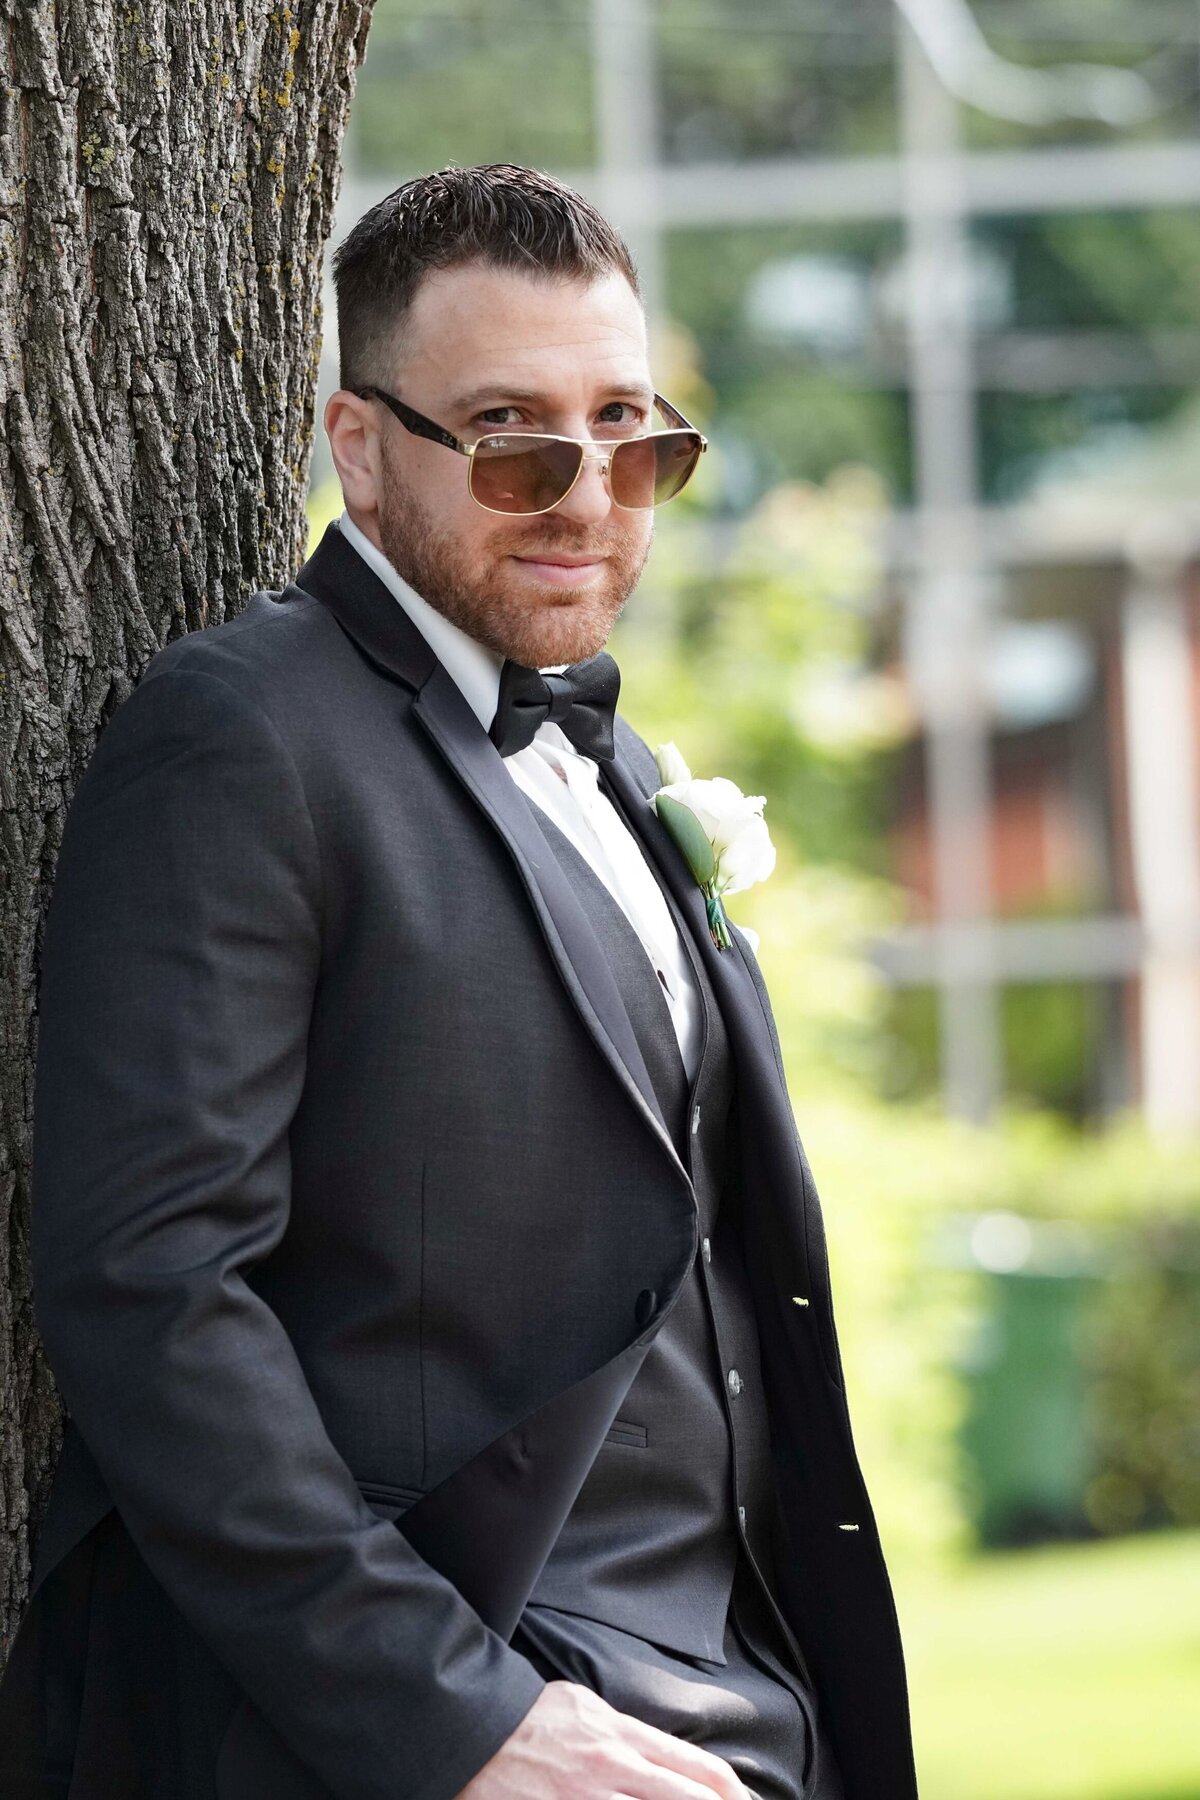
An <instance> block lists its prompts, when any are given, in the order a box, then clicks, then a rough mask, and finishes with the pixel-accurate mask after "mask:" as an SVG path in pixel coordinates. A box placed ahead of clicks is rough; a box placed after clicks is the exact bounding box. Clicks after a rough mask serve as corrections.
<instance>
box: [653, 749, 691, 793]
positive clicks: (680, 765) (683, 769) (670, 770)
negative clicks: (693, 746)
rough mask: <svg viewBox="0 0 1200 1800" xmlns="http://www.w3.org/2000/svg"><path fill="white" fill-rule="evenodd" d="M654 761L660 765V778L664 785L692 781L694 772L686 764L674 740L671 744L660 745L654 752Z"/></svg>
mask: <svg viewBox="0 0 1200 1800" xmlns="http://www.w3.org/2000/svg"><path fill="white" fill-rule="evenodd" d="M654 760H655V762H656V763H657V764H658V778H659V780H660V781H661V782H663V783H664V785H665V784H666V783H668V782H674V781H690V780H691V779H692V771H691V770H690V769H689V768H688V766H687V764H686V763H685V762H684V760H683V757H682V756H681V755H680V753H679V748H678V746H677V745H676V743H675V742H674V740H672V742H671V743H669V744H659V746H658V748H657V749H656V750H655V752H654Z"/></svg>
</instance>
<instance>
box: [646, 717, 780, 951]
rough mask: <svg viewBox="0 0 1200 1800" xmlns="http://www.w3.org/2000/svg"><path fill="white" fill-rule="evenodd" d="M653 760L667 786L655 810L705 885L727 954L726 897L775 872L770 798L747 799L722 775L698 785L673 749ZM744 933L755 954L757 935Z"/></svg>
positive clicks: (712, 921)
mask: <svg viewBox="0 0 1200 1800" xmlns="http://www.w3.org/2000/svg"><path fill="white" fill-rule="evenodd" d="M654 760H655V762H656V764H657V765H658V772H659V775H660V776H661V777H662V782H663V785H662V786H661V787H660V788H659V789H657V791H656V792H655V793H654V795H653V796H652V800H653V804H654V808H655V810H656V812H657V813H658V816H659V818H660V819H661V820H662V822H663V824H664V825H665V826H666V828H667V830H668V831H669V832H670V833H671V836H672V837H673V838H674V839H675V842H676V843H677V844H678V845H679V848H680V849H681V850H682V852H683V854H684V858H685V859H686V861H687V865H688V868H689V869H690V870H691V871H692V874H693V875H694V876H695V878H696V880H697V882H698V883H699V884H700V892H701V893H702V894H703V895H704V899H705V903H706V908H707V912H708V929H709V931H710V932H711V934H712V940H713V943H714V944H715V945H716V946H717V949H718V950H728V949H729V948H730V946H731V945H732V943H733V939H732V938H731V937H730V935H729V923H728V920H727V919H726V917H725V909H724V906H723V904H722V899H721V896H722V895H723V894H737V893H740V892H741V890H742V889H743V888H748V887H750V886H752V885H753V883H754V882H756V881H764V880H765V879H766V877H767V876H768V875H769V874H770V873H771V870H772V869H773V868H774V867H775V846H774V844H773V843H772V842H771V837H770V833H769V832H768V830H767V827H766V821H765V820H764V819H763V816H762V810H763V807H764V806H765V805H766V798H765V796H764V795H762V794H743V792H742V790H741V788H740V787H738V785H737V783H736V782H734V781H727V780H726V779H725V777H724V776H723V775H716V776H714V777H713V778H712V780H711V781H698V780H696V778H695V777H694V776H693V775H692V772H691V770H690V769H689V768H688V766H687V764H686V763H685V762H684V760H683V757H682V756H681V755H680V754H679V751H678V750H677V749H676V747H675V745H674V744H673V743H671V744H659V746H658V748H657V749H656V750H655V752H654ZM740 929H741V930H742V931H744V932H745V934H746V936H747V937H748V938H749V939H750V943H751V948H752V949H755V950H756V949H757V948H758V937H757V933H755V932H752V931H750V930H749V929H748V928H747V927H746V926H744V925H743V926H741V927H740Z"/></svg>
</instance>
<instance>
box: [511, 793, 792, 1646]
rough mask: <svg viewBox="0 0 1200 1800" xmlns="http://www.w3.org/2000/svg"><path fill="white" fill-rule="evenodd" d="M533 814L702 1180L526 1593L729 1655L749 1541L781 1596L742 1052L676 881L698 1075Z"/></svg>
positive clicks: (597, 896) (547, 827) (649, 980)
mask: <svg viewBox="0 0 1200 1800" xmlns="http://www.w3.org/2000/svg"><path fill="white" fill-rule="evenodd" d="M614 803H615V802H614ZM531 811H533V812H534V813H535V815H536V817H537V822H538V825H539V826H540V827H541V829H542V831H543V833H544V834H545V837H546V839H547V842H548V844H549V845H550V847H551V849H552V850H553V852H554V854H555V855H556V856H557V857H558V859H559V861H560V863H561V865H562V868H563V870H564V872H565V874H566V875H567V877H568V879H569V880H570V881H571V884H572V886H573V888H574V890H575V893H576V895H577V897H578V899H579V901H580V903H581V905H582V906H583V908H584V911H585V912H586V914H587V916H588V918H589V920H590V922H591V925H592V927H593V929H594V931H595V933H596V936H597V939H598V941H599V942H600V945H601V947H602V949H603V950H604V953H605V955H606V957H607V959H608V962H609V965H610V967H611V969H612V972H613V975H614V978H615V980H616V983H617V986H618V988H619V990H620V992H621V996H622V998H623V1000H624V1003H625V1006H626V1009H627V1011H628V1014H629V1019H630V1024H631V1026H632V1028H633V1031H634V1034H635V1036H636V1038H637V1042H638V1045H639V1048H640V1049H641V1051H642V1055H643V1058H644V1060H645V1063H646V1068H647V1071H648V1073H649V1075H650V1079H651V1082H652V1085H653V1088H654V1091H655V1094H656V1096H657V1099H658V1102H659V1107H660V1110H661V1113H662V1116H663V1121H664V1123H665V1125H666V1127H667V1129H668V1131H669V1132H670V1133H671V1136H672V1138H673V1140H674V1143H675V1146H676V1149H677V1150H678V1152H679V1156H680V1159H681V1161H682V1162H683V1164H684V1167H685V1168H686V1169H687V1170H688V1173H689V1174H690V1176H691V1179H692V1183H693V1186H694V1188H695V1194H696V1205H697V1209H698V1213H699V1220H698V1225H699V1248H698V1250H697V1254H696V1260H695V1262H694V1264H693V1266H692V1269H691V1270H690V1271H689V1274H688V1276H687V1277H686V1279H685V1281H684V1284H683V1287H682V1288H681V1290H680V1292H679V1295H678V1297H677V1298H676V1301H675V1303H674V1305H673V1306H672V1308H671V1310H670V1312H669V1313H668V1314H667V1316H666V1319H665V1320H664V1322H663V1324H662V1325H661V1327H660V1328H659V1331H658V1333H657V1335H656V1337H655V1338H654V1340H653V1342H652V1343H651V1345H650V1349H649V1350H648V1352H647V1354H646V1357H645V1360H644V1361H643V1363H642V1365H641V1367H640V1369H639V1371H638V1374H637V1375H636V1377H635V1378H634V1380H633V1382H632V1384H631V1386H630V1388H629V1391H628V1393H627V1395H626V1397H625V1400H624V1401H623V1403H622V1407H621V1412H620V1414H619V1416H618V1417H617V1418H616V1420H615V1421H614V1423H613V1426H612V1429H611V1430H610V1432H609V1434H608V1437H607V1438H606V1440H605V1442H604V1443H603V1445H602V1446H601V1449H600V1452H599V1454H598V1455H597V1457H596V1460H595V1462H594V1463H593V1465H592V1468H591V1470H590V1471H589V1474H588V1476H587V1478H586V1480H585V1482H584V1485H583V1487H582V1489H581V1490H580V1492H579V1495H578V1497H577V1499H576V1501H575V1504H574V1506H573V1507H572V1509H571V1512H570V1514H569V1515H568V1517H567V1520H566V1522H565V1524H564V1527H563V1530H562V1532H561V1534H560V1536H559V1538H558V1540H557V1542H556V1544H555V1547H554V1549H553V1551H552V1552H551V1555H550V1558H549V1560H548V1561H547V1563H546V1565H545V1567H544V1569H543V1571H542V1573H541V1575H540V1576H539V1578H538V1581H537V1583H536V1585H535V1586H534V1588H533V1590H532V1592H531V1594H530V1596H529V1598H530V1600H531V1602H534V1603H540V1604H543V1605H547V1606H552V1607H556V1608H559V1609H560V1610H562V1611H564V1612H573V1613H578V1614H582V1615H583V1616H584V1617H587V1618H593V1619H599V1620H603V1621H605V1622H606V1623H608V1624H610V1625H615V1626H617V1627H618V1628H619V1629H621V1630H623V1631H628V1632H632V1633H633V1634H634V1635H636V1636H637V1637H640V1638H643V1639H645V1640H646V1641H647V1642H650V1643H655V1644H659V1645H662V1646H664V1647H665V1648H667V1649H672V1650H676V1651H682V1652H683V1653H684V1654H685V1655H692V1656H698V1657H703V1658H705V1659H706V1660H708V1661H711V1662H714V1663H718V1664H724V1663H725V1662H726V1657H725V1655H724V1652H723V1648H722V1641H723V1637H724V1632H725V1621H726V1615H727V1612H728V1609H729V1599H730V1592H731V1589H732V1586H733V1579H734V1573H735V1570H736V1568H737V1566H738V1559H739V1554H740V1553H741V1551H742V1550H743V1549H744V1551H745V1552H747V1553H748V1555H749V1558H750V1562H751V1565H752V1567H753V1568H754V1570H755V1573H756V1575H757V1577H758V1580H759V1582H760V1584H761V1586H762V1588H763V1591H764V1593H765V1594H766V1595H767V1598H768V1599H769V1601H770V1607H771V1611H772V1612H773V1613H774V1614H776V1616H777V1619H778V1620H779V1622H780V1623H781V1624H782V1623H783V1621H782V1614H780V1613H779V1612H778V1608H777V1606H776V1604H775V1601H774V1571H773V1565H772V1562H771V1508H772V1505H773V1486H772V1477H771V1464H770V1434H769V1429H768V1423H767V1414H766V1402H765V1397H764V1394H763V1388H762V1381H761V1376H760V1367H759V1347H758V1333H757V1327H756V1324H755V1320H754V1309H753V1303H752V1300H751V1296H750V1291H749V1287H748V1283H747V1278H746V1272H745V1267H744V1263H743V1260H742V1256H741V1251H740V1233H739V1231H738V1217H737V1207H738V1196H737V1193H736V1189H735V1188H733V1187H732V1186H731V1183H730V1180H729V1174H730V1171H729V1169H728V1166H727V1165H728V1147H729V1143H730V1139H731V1134H730V1132H729V1129H728V1126H729V1118H730V1110H731V1107H732V1106H733V1105H734V1104H735V1099H736V1096H735V1070H734V1064H733V1059H732V1056H731V1052H730V1047H729V1043H728V1039H727V1037H726V1033H725V1026H724V1022H723V1020H722V1016H721V1010H720V1007H719V1005H718V1004H717V1001H716V998H715V995H714V993H713V990H712V987H711V984H710V982H709V980H708V976H707V973H706V971H705V968H704V964H703V961H702V959H701V957H700V956H699V954H698V952H697V949H696V946H695V945H694V943H693V942H692V940H691V935H690V930H689V927H688V926H687V924H686V922H685V921H684V920H683V918H682V916H681V915H680V913H679V910H678V907H677V905H676V903H675V901H674V899H673V896H671V895H670V893H669V891H668V890H667V888H666V887H665V885H664V884H663V883H661V881H660V886H661V887H662V890H663V893H664V896H665V898H666V900H667V904H668V906H669V907H670V909H671V912H672V916H673V918H674V920H675V924H676V927H677V929H678V930H679V932H680V935H681V938H682V940H683V943H684V946H685V950H686V952H687V954H688V956H689V959H690V961H691V964H692V968H693V973H694V976H695V979H696V982H697V985H698V989H699V993H700V996H701V1000H702V1005H703V1017H704V1037H703V1047H702V1051H701V1056H700V1061H699V1064H698V1066H697V1068H696V1071H695V1075H694V1077H693V1080H692V1081H691V1082H689V1081H688V1077H687V1073H686V1070H685V1067H684V1063H683V1059H682V1057H681V1055H680V1050H679V1042H678V1039H677V1037H676V1034H675V1030H674V1026H673V1024H672V1021H671V1014H670V1010H669V1007H668V1004H667V1000H666V996H665V994H664V993H663V990H662V987H661V984H660V982H659V978H658V975H657V972H656V970H655V969H654V966H653V964H652V963H651V961H650V958H649V956H648V955H647V953H646V950H645V948H644V947H643V945H642V942H641V939H640V938H639V937H638V936H637V933H636V932H635V931H634V929H633V927H632V926H631V924H630V923H629V920H628V919H627V917H626V915H625V913H624V911H623V909H622V908H621V906H620V904H619V903H618V902H617V900H615V899H614V897H613V896H612V894H611V893H610V891H609V889H608V888H607V887H606V885H605V884H604V882H603V881H601V879H600V878H599V876H598V875H597V874H596V873H595V871H594V870H593V869H592V867H591V866H590V864H589V863H588V862H587V859H586V858H585V857H584V856H582V855H581V854H580V852H579V851H578V850H577V849H576V848H575V846H574V844H573V843H572V842H571V840H570V839H569V838H568V837H567V836H566V835H565V833H563V832H562V831H560V830H559V829H558V827H557V826H556V825H555V824H554V823H553V821H552V820H550V819H549V818H548V817H547V816H546V815H545V814H544V813H543V812H542V810H541V808H540V807H535V806H533V805H532V804H531ZM647 860H648V861H649V859H647ZM651 866H652V865H651ZM653 872H654V873H655V874H656V875H657V871H653ZM726 954H729V952H726ZM657 1302H658V1296H657V1295H656V1294H655V1293H654V1292H653V1291H652V1290H649V1289H648V1290H645V1291H644V1292H643V1293H642V1294H641V1295H640V1296H639V1300H638V1316H637V1321H636V1322H637V1323H638V1324H639V1325H643V1324H644V1323H645V1322H646V1320H647V1319H648V1318H649V1317H650V1315H651V1313H652V1312H653V1310H654V1307H655V1306H656V1305H657ZM784 1631H785V1633H787V1627H786V1625H785V1624H784ZM787 1636H788V1639H789V1642H790V1643H791V1645H792V1646H793V1651H794V1655H795V1656H796V1657H797V1659H798V1660H800V1662H801V1666H803V1665H802V1658H801V1657H800V1653H799V1648H798V1646H796V1645H795V1640H794V1638H792V1637H791V1635H790V1633H787Z"/></svg>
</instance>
